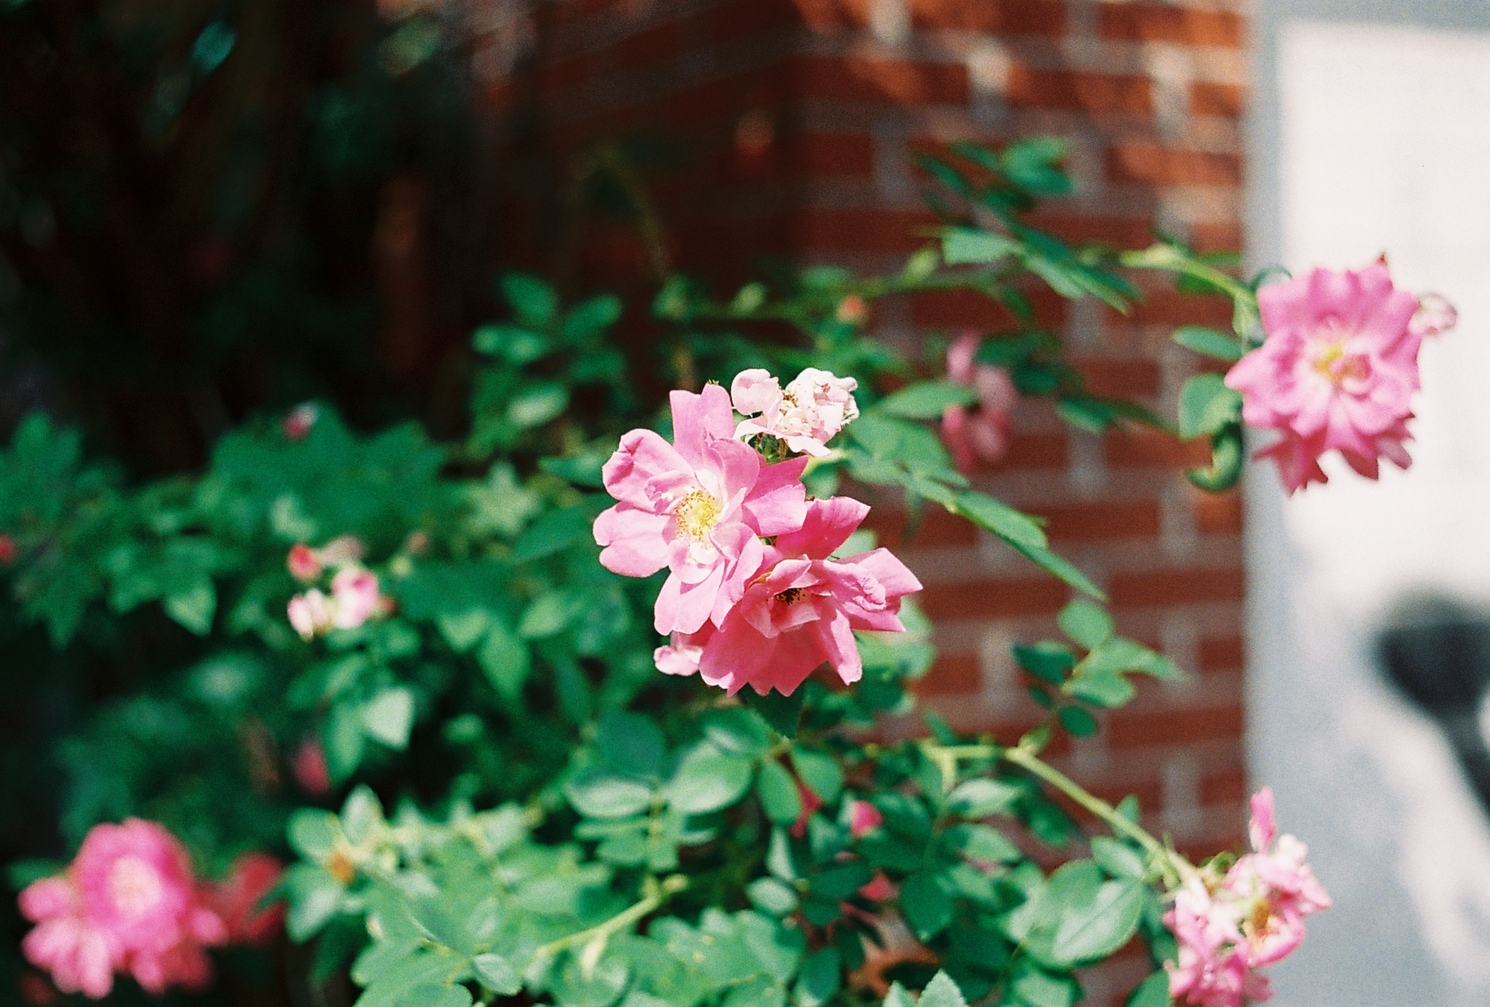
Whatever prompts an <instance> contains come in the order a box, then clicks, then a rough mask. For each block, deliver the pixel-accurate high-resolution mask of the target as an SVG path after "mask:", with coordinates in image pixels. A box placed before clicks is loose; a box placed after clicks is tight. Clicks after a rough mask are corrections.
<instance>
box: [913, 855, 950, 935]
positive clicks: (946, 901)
mask: <svg viewBox="0 0 1490 1007" xmlns="http://www.w3.org/2000/svg"><path fill="white" fill-rule="evenodd" d="M900 909H901V912H903V913H904V914H905V921H906V922H907V923H908V924H910V927H911V932H912V933H914V934H915V935H916V937H917V938H918V939H920V940H922V941H928V940H930V939H931V938H933V937H935V936H936V935H937V934H939V933H941V932H942V931H943V930H945V929H946V928H947V924H948V923H951V922H952V897H951V896H950V895H948V894H947V892H946V890H945V889H943V888H942V886H941V885H940V884H938V883H937V880H936V877H935V876H934V875H932V874H930V873H928V872H926V871H917V872H916V873H914V874H912V875H911V876H910V877H908V878H906V879H905V882H904V884H902V885H901V886H900Z"/></svg>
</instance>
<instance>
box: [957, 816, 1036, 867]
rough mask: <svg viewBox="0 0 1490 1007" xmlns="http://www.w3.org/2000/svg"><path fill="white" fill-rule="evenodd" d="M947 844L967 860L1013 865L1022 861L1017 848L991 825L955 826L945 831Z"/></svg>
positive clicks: (1022, 856)
mask: <svg viewBox="0 0 1490 1007" xmlns="http://www.w3.org/2000/svg"><path fill="white" fill-rule="evenodd" d="M947 842H948V843H949V844H950V845H951V846H952V848H953V849H955V850H957V851H958V852H959V853H961V854H962V855H963V856H964V857H967V858H968V859H969V860H977V861H981V862H983V863H1002V864H1013V863H1018V862H1019V861H1020V860H1023V859H1024V854H1023V853H1022V852H1020V849H1019V847H1017V846H1015V845H1014V844H1013V843H1012V842H1011V841H1010V840H1009V837H1008V836H1005V835H1004V834H1003V833H1002V832H1000V831H999V830H997V829H995V828H993V827H992V826H991V825H971V824H963V825H955V826H953V827H952V828H950V829H948V830H947Z"/></svg>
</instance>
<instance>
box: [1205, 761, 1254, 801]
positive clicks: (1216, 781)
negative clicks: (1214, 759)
mask: <svg viewBox="0 0 1490 1007" xmlns="http://www.w3.org/2000/svg"><path fill="white" fill-rule="evenodd" d="M1247 797H1248V788H1247V771H1246V770H1245V769H1242V768H1241V767H1237V768H1235V769H1222V770H1218V771H1217V772H1214V773H1207V774H1206V775H1205V777H1204V778H1203V779H1202V780H1201V781H1200V803H1202V804H1241V803H1242V802H1243V801H1245V800H1246V799H1247Z"/></svg>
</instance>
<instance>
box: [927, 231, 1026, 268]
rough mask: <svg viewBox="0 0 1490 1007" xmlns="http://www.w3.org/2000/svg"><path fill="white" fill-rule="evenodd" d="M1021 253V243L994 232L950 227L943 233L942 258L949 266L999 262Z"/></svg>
mask: <svg viewBox="0 0 1490 1007" xmlns="http://www.w3.org/2000/svg"><path fill="white" fill-rule="evenodd" d="M1017 251H1019V242H1017V241H1015V240H1013V239H1012V238H1009V237H1006V236H1005V235H1002V234H998V233H996V232H993V231H977V230H973V229H972V228H968V227H949V228H947V230H945V231H943V232H942V258H943V259H945V260H946V262H947V265H949V266H960V265H965V264H967V263H985V262H997V261H998V260H999V259H1002V258H1005V257H1006V256H1009V255H1013V254H1014V253H1015V252H1017Z"/></svg>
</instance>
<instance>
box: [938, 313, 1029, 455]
mask: <svg viewBox="0 0 1490 1007" xmlns="http://www.w3.org/2000/svg"><path fill="white" fill-rule="evenodd" d="M979 342H980V339H979V337H978V334H977V333H975V332H967V333H964V334H963V335H961V336H959V337H958V338H957V340H956V341H955V342H954V343H953V344H952V345H951V346H949V347H948V348H947V378H948V379H949V380H951V381H953V382H955V383H957V384H959V385H971V386H972V387H973V389H974V391H976V392H977V395H978V405H977V408H976V409H969V408H968V407H966V406H948V407H947V409H946V410H945V411H944V412H943V413H942V441H943V443H945V444H946V445H947V450H948V451H950V452H952V458H953V460H954V461H955V462H956V463H957V468H958V470H959V471H961V472H963V473H971V472H973V471H974V470H975V469H976V468H977V467H978V462H979V461H980V460H981V461H984V462H987V463H988V464H990V465H992V464H993V463H995V462H997V461H999V460H1000V459H1002V458H1003V457H1004V455H1005V454H1007V453H1008V451H1009V445H1010V444H1011V443H1012V442H1013V440H1014V417H1013V413H1014V407H1015V406H1016V405H1018V404H1019V390H1018V389H1017V388H1015V387H1014V379H1013V378H1011V377H1010V376H1009V372H1008V371H1006V370H1005V369H1004V368H1002V367H990V366H988V365H987V364H979V363H977V362H976V360H975V358H976V356H977V353H978V344H979Z"/></svg>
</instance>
